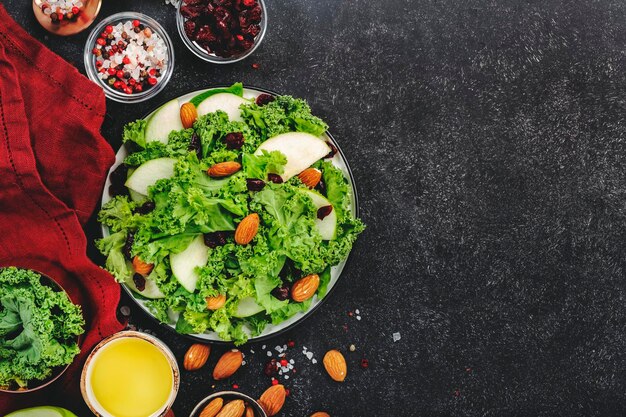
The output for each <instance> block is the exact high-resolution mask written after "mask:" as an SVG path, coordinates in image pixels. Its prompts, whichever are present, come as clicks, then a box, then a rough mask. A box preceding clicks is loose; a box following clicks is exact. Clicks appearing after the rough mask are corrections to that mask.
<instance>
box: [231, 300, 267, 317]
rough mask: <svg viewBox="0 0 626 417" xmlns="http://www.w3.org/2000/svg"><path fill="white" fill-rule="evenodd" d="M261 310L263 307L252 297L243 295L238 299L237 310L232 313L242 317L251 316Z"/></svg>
mask: <svg viewBox="0 0 626 417" xmlns="http://www.w3.org/2000/svg"><path fill="white" fill-rule="evenodd" d="M263 310H264V308H263V307H261V306H260V305H258V304H257V302H256V300H255V299H254V298H253V297H245V298H242V299H241V300H240V301H239V304H237V310H236V311H235V314H233V315H234V316H235V317H239V318H244V317H250V316H253V315H255V314H257V313H260V312H261V311H263Z"/></svg>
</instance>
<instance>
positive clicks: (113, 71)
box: [109, 67, 117, 75]
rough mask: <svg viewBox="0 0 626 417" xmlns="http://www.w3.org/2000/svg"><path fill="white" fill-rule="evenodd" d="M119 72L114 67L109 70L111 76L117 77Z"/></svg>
mask: <svg viewBox="0 0 626 417" xmlns="http://www.w3.org/2000/svg"><path fill="white" fill-rule="evenodd" d="M116 72H117V70H116V69H115V68H113V67H111V68H109V75H115V73H116Z"/></svg>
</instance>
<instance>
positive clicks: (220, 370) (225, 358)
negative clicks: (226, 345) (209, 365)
mask: <svg viewBox="0 0 626 417" xmlns="http://www.w3.org/2000/svg"><path fill="white" fill-rule="evenodd" d="M241 362H243V355H242V354H241V352H240V351H238V350H237V349H233V350H229V351H228V352H226V353H224V354H223V355H222V357H221V358H220V359H219V360H218V361H217V364H215V369H213V379H215V380H216V381H219V380H220V379H226V378H228V377H229V376H231V375H232V374H234V373H235V372H237V369H239V367H240V366H241Z"/></svg>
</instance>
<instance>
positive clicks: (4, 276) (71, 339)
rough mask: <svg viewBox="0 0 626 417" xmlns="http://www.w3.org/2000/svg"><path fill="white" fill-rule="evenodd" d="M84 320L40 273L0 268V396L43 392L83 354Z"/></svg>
mask: <svg viewBox="0 0 626 417" xmlns="http://www.w3.org/2000/svg"><path fill="white" fill-rule="evenodd" d="M84 326H85V320H84V318H83V315H82V311H81V308H80V306H78V305H76V304H74V303H72V301H71V300H70V298H69V296H68V295H67V293H66V292H65V291H64V290H63V288H62V287H61V286H60V285H59V284H58V283H56V282H55V281H54V280H53V279H52V278H50V277H48V276H46V275H44V274H41V273H39V272H36V271H33V270H29V269H22V268H15V267H7V268H0V391H2V392H9V393H24V392H31V391H34V390H37V389H39V388H43V387H45V386H47V385H49V384H50V383H52V382H53V381H55V380H56V379H57V378H59V377H60V376H61V375H62V374H63V372H65V370H66V369H67V368H68V367H69V365H70V364H71V363H72V361H73V360H74V358H75V357H76V355H78V354H79V353H80V348H79V347H78V340H79V337H80V336H81V335H82V334H83V332H84Z"/></svg>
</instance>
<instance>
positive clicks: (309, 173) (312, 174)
mask: <svg viewBox="0 0 626 417" xmlns="http://www.w3.org/2000/svg"><path fill="white" fill-rule="evenodd" d="M298 178H300V181H302V184H304V185H306V186H307V187H309V188H315V186H316V185H317V184H319V182H320V180H321V179H322V171H320V170H319V169H315V168H307V169H305V170H304V171H302V172H301V173H300V174H298Z"/></svg>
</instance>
